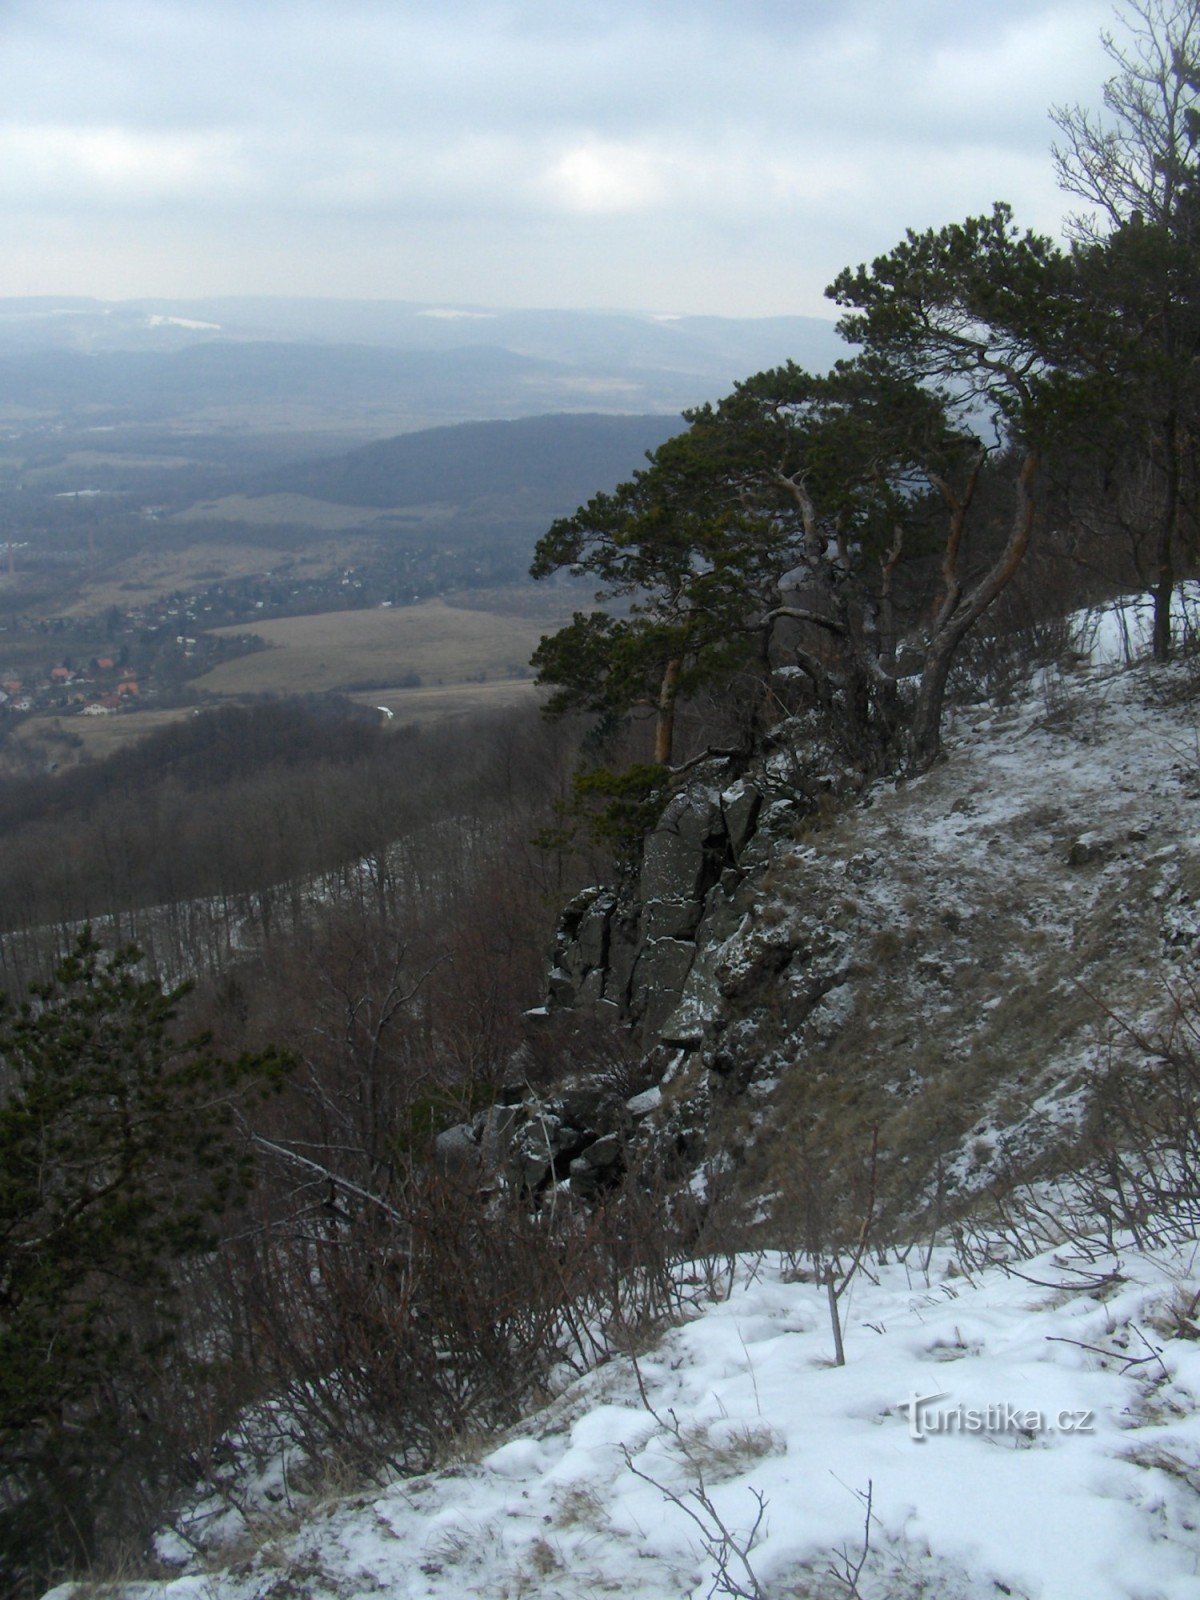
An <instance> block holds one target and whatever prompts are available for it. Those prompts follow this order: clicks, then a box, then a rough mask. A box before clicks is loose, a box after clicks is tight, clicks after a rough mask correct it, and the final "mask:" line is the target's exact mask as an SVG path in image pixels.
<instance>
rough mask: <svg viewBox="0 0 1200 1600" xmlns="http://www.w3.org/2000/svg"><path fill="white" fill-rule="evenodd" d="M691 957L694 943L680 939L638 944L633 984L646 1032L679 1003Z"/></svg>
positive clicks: (662, 1019)
mask: <svg viewBox="0 0 1200 1600" xmlns="http://www.w3.org/2000/svg"><path fill="white" fill-rule="evenodd" d="M695 957H696V946H695V945H694V944H691V943H689V942H687V941H685V940H682V939H655V940H654V941H653V942H652V943H649V944H645V945H643V946H642V950H641V954H640V955H639V956H638V961H637V966H636V967H635V968H634V971H633V988H634V989H635V991H636V993H637V996H638V1000H639V1001H640V1004H641V1010H642V1021H643V1024H644V1026H645V1028H646V1030H647V1031H648V1032H656V1031H657V1030H658V1028H659V1026H660V1024H662V1023H663V1022H665V1021H666V1019H667V1017H668V1016H670V1014H671V1012H672V1011H674V1009H675V1007H676V1006H677V1005H678V1004H679V1001H680V998H681V996H682V994H683V986H684V984H685V983H686V982H687V975H688V973H689V972H690V971H691V967H692V962H693V961H694V960H695Z"/></svg>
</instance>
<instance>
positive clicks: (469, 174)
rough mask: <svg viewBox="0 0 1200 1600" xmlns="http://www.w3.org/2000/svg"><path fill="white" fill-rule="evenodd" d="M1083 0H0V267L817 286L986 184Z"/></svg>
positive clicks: (968, 206)
mask: <svg viewBox="0 0 1200 1600" xmlns="http://www.w3.org/2000/svg"><path fill="white" fill-rule="evenodd" d="M1112 17H1113V7H1112V4H1111V0H604V3H602V4H601V3H596V0H436V3H435V0H422V3H412V0H0V202H2V204H0V219H2V220H0V295H28V294H90V295H101V296H105V297H111V298H122V297H131V296H145V295H166V296H186V295H194V294H195V295H198V294H213V293H269V294H304V295H331V296H344V297H351V298H359V297H362V298H380V297H382V298H395V299H412V300H424V301H429V300H434V301H446V302H451V303H454V302H457V303H477V304H487V305H504V306H538V307H547V306H562V307H624V308H629V309H643V310H654V311H664V312H711V313H718V314H726V315H739V316H747V315H765V314H775V313H793V312H795V313H805V314H817V315H830V314H832V308H831V307H830V306H829V305H828V303H827V302H825V301H824V300H823V298H822V293H821V291H822V289H823V288H824V286H825V284H826V283H827V282H828V281H829V280H830V278H831V277H832V276H833V275H834V273H836V272H837V270H838V269H839V268H840V267H842V266H844V265H847V264H850V263H856V262H858V261H860V260H864V259H868V258H870V257H871V256H873V255H876V254H878V253H880V252H881V251H883V250H886V249H888V248H889V247H890V246H891V244H893V243H894V242H895V241H896V239H897V238H899V237H900V235H901V234H902V233H903V230H904V229H905V227H910V226H911V227H916V228H924V227H928V226H931V225H933V224H937V223H942V222H947V221H951V220H954V219H955V218H958V217H961V216H965V215H968V214H969V213H972V212H976V211H980V210H984V209H987V208H988V207H990V205H991V202H992V201H993V200H995V199H1000V198H1003V199H1007V200H1010V201H1011V202H1012V203H1013V205H1014V206H1015V207H1016V209H1017V213H1018V218H1019V220H1020V221H1022V222H1023V223H1025V224H1027V225H1030V226H1034V227H1038V228H1040V229H1043V230H1045V231H1047V232H1052V233H1055V234H1057V233H1058V232H1059V231H1060V228H1061V222H1062V217H1063V213H1064V212H1065V211H1066V210H1067V209H1069V203H1068V202H1067V201H1066V199H1065V198H1064V197H1063V196H1062V195H1060V194H1059V193H1058V191H1057V190H1056V189H1055V187H1054V182H1053V177H1052V173H1051V167H1050V159H1049V146H1050V143H1051V138H1052V133H1053V130H1052V128H1051V125H1050V123H1049V121H1048V118H1047V108H1048V107H1049V106H1050V105H1051V104H1052V103H1055V102H1072V101H1081V102H1084V103H1086V104H1096V103H1098V101H1099V97H1100V86H1101V84H1102V82H1103V79H1104V77H1105V68H1106V63H1105V59H1104V56H1103V54H1102V51H1101V49H1100V45H1099V39H1098V35H1099V32H1100V30H1101V28H1103V27H1104V26H1106V25H1108V24H1110V23H1111V21H1112Z"/></svg>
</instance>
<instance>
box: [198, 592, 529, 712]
mask: <svg viewBox="0 0 1200 1600" xmlns="http://www.w3.org/2000/svg"><path fill="white" fill-rule="evenodd" d="M213 631H214V632H215V633H216V634H218V635H221V634H226V635H237V634H245V633H247V632H249V631H250V630H249V629H248V628H247V627H245V626H236V627H229V628H217V629H214V630H213ZM545 631H546V629H545V625H544V624H543V623H542V622H540V621H538V622H535V621H530V620H528V619H525V618H520V617H512V616H496V615H493V614H492V613H490V612H485V611H464V610H461V609H459V608H458V607H456V606H449V605H446V603H445V602H444V601H441V600H431V601H428V602H426V603H425V604H424V605H419V606H405V607H400V606H397V607H393V608H389V609H386V610H384V609H382V608H376V609H373V610H370V611H329V612H322V613H319V614H318V615H316V616H308V617H284V618H280V619H279V620H277V621H270V622H263V623H258V624H256V625H255V626H254V628H253V632H254V634H255V636H256V637H257V638H261V639H263V640H264V641H265V642H266V643H267V644H268V645H269V646H272V648H270V649H268V650H264V651H260V652H259V653H258V654H257V655H251V656H244V657H242V658H240V659H239V660H237V661H229V662H225V663H224V664H222V665H221V666H219V667H216V668H215V669H214V670H213V671H212V672H209V673H206V674H205V675H204V677H202V678H199V679H198V680H197V682H196V687H197V689H199V690H200V692H201V693H207V694H215V695H240V694H288V693H291V694H317V693H320V692H322V691H325V690H331V689H343V690H344V689H355V688H360V687H361V686H362V685H363V684H364V683H369V682H374V683H379V684H387V683H389V682H391V683H396V682H399V681H401V680H402V679H404V678H405V677H406V676H407V675H408V674H410V673H414V672H415V673H418V674H419V675H420V677H421V680H422V686H423V687H427V686H434V687H436V686H438V685H441V684H463V683H468V682H470V681H471V680H472V679H476V678H480V679H484V678H489V679H497V678H509V679H511V678H514V677H516V676H517V675H518V674H519V673H520V672H521V671H522V670H523V669H524V667H525V666H526V664H527V663H528V661H529V658H530V656H531V655H532V653H533V651H534V649H535V648H536V646H537V643H538V641H539V639H540V638H541V636H542V634H543V633H544V632H545Z"/></svg>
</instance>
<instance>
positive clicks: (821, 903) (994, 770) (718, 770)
mask: <svg viewBox="0 0 1200 1600" xmlns="http://www.w3.org/2000/svg"><path fill="white" fill-rule="evenodd" d="M1115 620H1116V617H1115V614H1114V616H1113V617H1110V619H1109V626H1110V628H1111V627H1112V626H1113V625H1114V623H1115ZM1114 638H1115V634H1114ZM1198 693H1200V691H1198V686H1197V684H1196V682H1195V678H1194V672H1193V669H1192V668H1191V667H1190V666H1188V665H1186V664H1185V665H1183V666H1180V667H1174V668H1169V669H1164V670H1150V669H1146V668H1143V669H1138V670H1136V671H1126V670H1123V669H1122V667H1121V666H1120V665H1118V664H1115V663H1114V660H1113V658H1112V652H1111V651H1110V652H1108V653H1107V654H1106V651H1105V650H1104V649H1100V650H1098V651H1094V652H1093V651H1092V650H1091V649H1090V648H1089V650H1088V651H1087V652H1084V653H1077V655H1076V657H1075V661H1074V665H1073V666H1071V667H1068V668H1066V669H1064V670H1059V669H1054V670H1047V671H1045V672H1042V673H1040V674H1038V675H1037V677H1036V678H1035V679H1034V681H1033V682H1032V683H1031V684H1028V685H1027V686H1026V687H1025V689H1024V690H1023V691H1022V692H1021V693H1020V694H1019V695H1017V696H1014V697H1013V698H1012V699H1011V701H1010V702H1009V703H1008V704H1005V705H1003V706H997V705H994V704H988V705H977V706H974V707H965V708H960V709H959V710H958V711H957V712H956V713H955V714H954V716H953V718H952V720H951V722H950V725H949V727H948V735H947V750H948V755H949V759H948V760H947V761H946V762H945V764H944V765H942V766H940V767H938V768H937V769H935V770H934V771H933V772H932V773H930V774H929V775H928V776H927V777H925V778H924V779H922V780H920V781H919V782H916V783H911V784H905V783H900V784H895V785H889V784H883V785H879V786H877V787H876V788H875V789H874V790H873V791H872V792H870V793H869V794H867V795H866V796H864V797H862V798H861V799H860V800H859V801H857V802H856V803H853V804H851V805H850V806H849V808H848V809H847V808H846V806H845V805H844V804H839V803H834V802H832V801H830V800H828V799H826V798H825V795H826V794H827V792H828V790H829V788H830V786H831V785H833V784H834V783H835V775H834V774H833V773H831V772H830V771H828V770H822V766H821V763H820V762H819V761H818V762H817V764H816V766H815V767H814V765H813V760H812V757H811V755H810V754H809V753H808V752H806V750H805V748H804V747H803V745H802V744H800V743H798V742H797V732H796V730H795V729H794V728H793V727H792V725H790V724H786V723H785V724H783V725H781V727H780V728H778V729H776V730H775V733H774V735H773V738H772V745H773V748H772V749H771V750H770V751H769V753H767V754H766V755H765V756H763V757H762V758H761V759H759V760H758V761H756V762H754V763H752V764H751V765H750V766H749V768H747V769H746V770H742V771H736V770H734V769H732V768H731V767H730V766H728V765H727V764H725V763H712V764H710V765H709V766H707V767H702V768H700V769H698V771H697V773H696V774H695V776H694V779H693V780H692V781H690V782H689V784H688V786H687V788H686V789H685V790H684V791H683V792H682V793H680V794H679V795H678V796H677V797H676V798H675V800H674V801H673V802H672V803H671V805H670V806H669V807H668V809H667V811H666V813H665V814H664V816H663V818H662V819H661V820H660V823H659V825H658V826H657V828H656V829H655V831H654V832H653V833H652V834H651V835H650V836H649V838H648V840H647V842H646V846H645V851H644V856H643V861H642V868H641V873H640V876H639V878H638V879H637V880H636V882H634V883H633V884H629V885H626V886H625V887H624V889H622V890H620V891H616V890H611V889H596V890H592V891H589V892H588V893H586V894H584V895H582V896H580V897H579V898H578V899H577V900H576V902H574V903H573V905H572V906H571V907H570V908H568V912H567V914H566V916H565V917H564V919H563V924H562V927H561V930H560V936H559V945H558V950H557V953H556V964H555V968H554V971H553V972H552V974H551V980H550V1010H551V1012H554V1011H556V1010H557V1011H566V1012H567V1013H568V1014H570V1013H574V1014H576V1015H584V1016H589V1017H593V1018H599V1019H603V1018H605V1017H608V1018H612V1019H613V1020H614V1021H618V1022H624V1023H626V1024H631V1025H632V1026H633V1027H634V1029H635V1032H636V1033H637V1035H638V1036H639V1037H640V1038H641V1040H642V1044H643V1047H644V1048H645V1049H646V1050H648V1051H649V1052H650V1054H649V1057H648V1066H649V1068H650V1070H651V1073H652V1076H653V1077H654V1078H656V1079H657V1080H658V1083H659V1099H658V1102H657V1104H656V1105H655V1107H654V1108H653V1109H652V1110H651V1111H649V1113H648V1114H647V1115H645V1116H643V1117H642V1118H641V1119H640V1132H639V1134H638V1137H637V1139H636V1140H635V1148H636V1147H637V1146H641V1147H644V1148H647V1149H650V1150H653V1149H654V1148H655V1147H656V1146H657V1147H658V1148H659V1149H660V1150H661V1149H670V1150H672V1151H674V1152H677V1153H680V1152H681V1153H682V1156H683V1160H684V1163H685V1166H687V1167H691V1168H693V1169H695V1171H696V1173H697V1179H696V1182H697V1183H698V1184H699V1185H700V1186H701V1187H704V1188H705V1190H706V1192H707V1193H708V1194H709V1197H710V1200H711V1201H712V1203H713V1206H714V1211H713V1213H712V1217H713V1218H716V1217H719V1218H721V1219H723V1220H722V1226H723V1227H724V1226H729V1227H736V1228H737V1230H738V1231H739V1235H740V1231H741V1229H743V1228H744V1227H745V1225H746V1223H747V1221H748V1219H750V1218H757V1219H758V1224H759V1226H760V1227H761V1228H762V1229H763V1230H764V1231H765V1236H766V1237H768V1238H769V1239H771V1241H772V1242H775V1243H778V1242H779V1240H780V1236H781V1235H780V1229H781V1228H782V1229H784V1230H785V1231H786V1229H787V1228H789V1227H791V1228H792V1229H795V1228H797V1227H799V1226H800V1222H799V1215H800V1213H804V1214H805V1215H810V1214H811V1213H813V1211H814V1210H815V1211H817V1212H819V1213H821V1215H822V1217H823V1218H824V1223H823V1226H830V1227H832V1226H834V1224H835V1221H836V1219H837V1218H838V1217H839V1216H840V1217H841V1219H842V1221H843V1223H845V1222H846V1221H847V1220H848V1218H847V1215H846V1212H847V1208H850V1209H851V1210H852V1209H853V1207H854V1205H855V1204H857V1201H856V1199H855V1196H856V1195H857V1194H858V1193H859V1192H860V1191H861V1187H862V1184H863V1182H864V1181H865V1179H864V1169H865V1168H866V1166H867V1165H868V1164H869V1163H870V1160H871V1149H872V1145H873V1142H874V1140H875V1139H876V1137H877V1139H878V1147H879V1150H880V1151H881V1152H882V1154H881V1156H880V1158H879V1161H878V1170H877V1173H876V1183H877V1188H878V1190H879V1199H880V1202H881V1204H882V1206H883V1208H884V1211H885V1214H886V1215H887V1217H888V1218H889V1224H890V1225H892V1226H896V1227H904V1226H906V1225H908V1224H910V1223H911V1221H912V1220H913V1219H914V1218H916V1217H918V1216H921V1215H928V1214H930V1213H932V1212H938V1213H939V1214H940V1213H943V1212H946V1211H947V1210H949V1211H952V1210H954V1209H955V1208H956V1207H958V1206H961V1205H962V1204H963V1203H964V1202H965V1200H966V1199H967V1198H968V1197H969V1196H970V1195H971V1194H972V1193H974V1192H976V1191H977V1190H979V1189H983V1188H987V1187H988V1186H990V1185H991V1184H992V1183H993V1182H994V1181H995V1179H996V1176H997V1174H998V1173H999V1172H1006V1173H1011V1172H1027V1171H1030V1170H1033V1169H1034V1168H1035V1167H1036V1166H1037V1165H1038V1163H1042V1164H1043V1165H1045V1164H1053V1162H1054V1160H1055V1159H1069V1158H1070V1152H1071V1150H1072V1149H1073V1147H1074V1145H1075V1143H1076V1142H1077V1140H1078V1137H1079V1132H1080V1129H1081V1127H1082V1124H1083V1120H1084V1118H1085V1114H1086V1110H1087V1105H1088V1095H1087V1093H1086V1092H1085V1089H1086V1086H1087V1084H1088V1082H1089V1081H1090V1080H1091V1079H1092V1078H1093V1077H1094V1076H1095V1075H1096V1074H1097V1073H1099V1072H1100V1071H1101V1070H1102V1069H1104V1070H1107V1069H1108V1068H1109V1067H1110V1066H1111V1065H1113V1064H1114V1063H1115V1062H1117V1061H1118V1060H1120V1059H1123V1058H1124V1057H1127V1056H1130V1055H1133V1056H1136V1054H1137V1051H1138V1048H1139V1047H1138V1046H1137V1044H1136V1042H1135V1041H1134V1039H1133V1038H1132V1035H1131V1033H1130V1031H1129V1025H1134V1026H1136V1027H1138V1028H1140V1029H1141V1030H1142V1031H1143V1032H1145V1031H1147V1030H1148V1031H1151V1032H1152V1031H1153V1029H1154V1027H1155V1025H1156V1020H1157V1019H1161V1018H1162V1017H1163V1016H1165V1015H1166V1014H1167V1012H1169V1010H1170V1007H1171V1004H1172V1000H1171V994H1170V991H1171V988H1172V986H1174V987H1175V988H1176V989H1178V988H1179V986H1180V985H1181V984H1186V982H1187V981H1188V979H1189V977H1190V973H1191V963H1192V961H1193V952H1194V944H1195V940H1196V938H1197V936H1198V935H1200V912H1198V910H1197V905H1196V901H1197V896H1198V894H1200V754H1198V752H1200V742H1198V741H1200V734H1198V731H1197V727H1198V724H1197V718H1198V715H1200V698H1198ZM601 1131H603V1132H607V1131H608V1128H607V1127H605V1128H604V1129H603V1130H601ZM579 1150H580V1154H583V1153H585V1151H586V1145H583V1144H581V1145H580V1147H579ZM1056 1152H1057V1155H1056ZM636 1159H637V1157H636V1155H635V1160H636ZM557 1170H558V1171H559V1172H560V1173H561V1172H562V1171H563V1170H564V1168H563V1165H562V1163H560V1164H559V1166H558V1169H557ZM815 1174H817V1175H819V1182H818V1181H817V1178H816V1177H815V1176H814V1175H815ZM581 1177H582V1178H583V1182H584V1184H585V1185H586V1184H587V1183H588V1182H589V1176H588V1175H587V1174H586V1173H582V1172H581Z"/></svg>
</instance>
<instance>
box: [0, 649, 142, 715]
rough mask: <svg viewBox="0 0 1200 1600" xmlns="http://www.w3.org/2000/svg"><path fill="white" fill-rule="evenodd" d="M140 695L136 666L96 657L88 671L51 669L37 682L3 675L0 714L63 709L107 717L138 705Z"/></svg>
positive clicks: (88, 666)
mask: <svg viewBox="0 0 1200 1600" xmlns="http://www.w3.org/2000/svg"><path fill="white" fill-rule="evenodd" d="M140 693H141V690H140V688H139V686H138V679H137V673H136V672H135V671H134V669H133V668H132V667H119V666H118V665H117V663H116V662H115V661H114V660H113V659H112V658H111V657H110V656H95V657H93V658H92V660H91V661H90V662H89V663H88V665H87V667H86V668H75V667H68V666H63V665H59V666H56V667H51V668H50V670H49V672H47V673H46V674H45V675H44V676H43V675H39V676H38V678H37V679H36V681H33V680H30V679H29V678H28V677H26V678H21V677H19V676H18V675H17V673H15V672H7V673H5V674H4V675H3V676H0V712H3V711H40V710H44V709H46V708H48V707H59V708H65V709H70V710H75V711H78V712H81V713H82V715H84V716H86V717H104V716H108V715H110V714H111V713H112V712H114V711H118V710H120V708H121V707H122V706H123V705H129V704H131V703H133V702H135V701H136V700H137V698H138V695H139V694H140Z"/></svg>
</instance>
